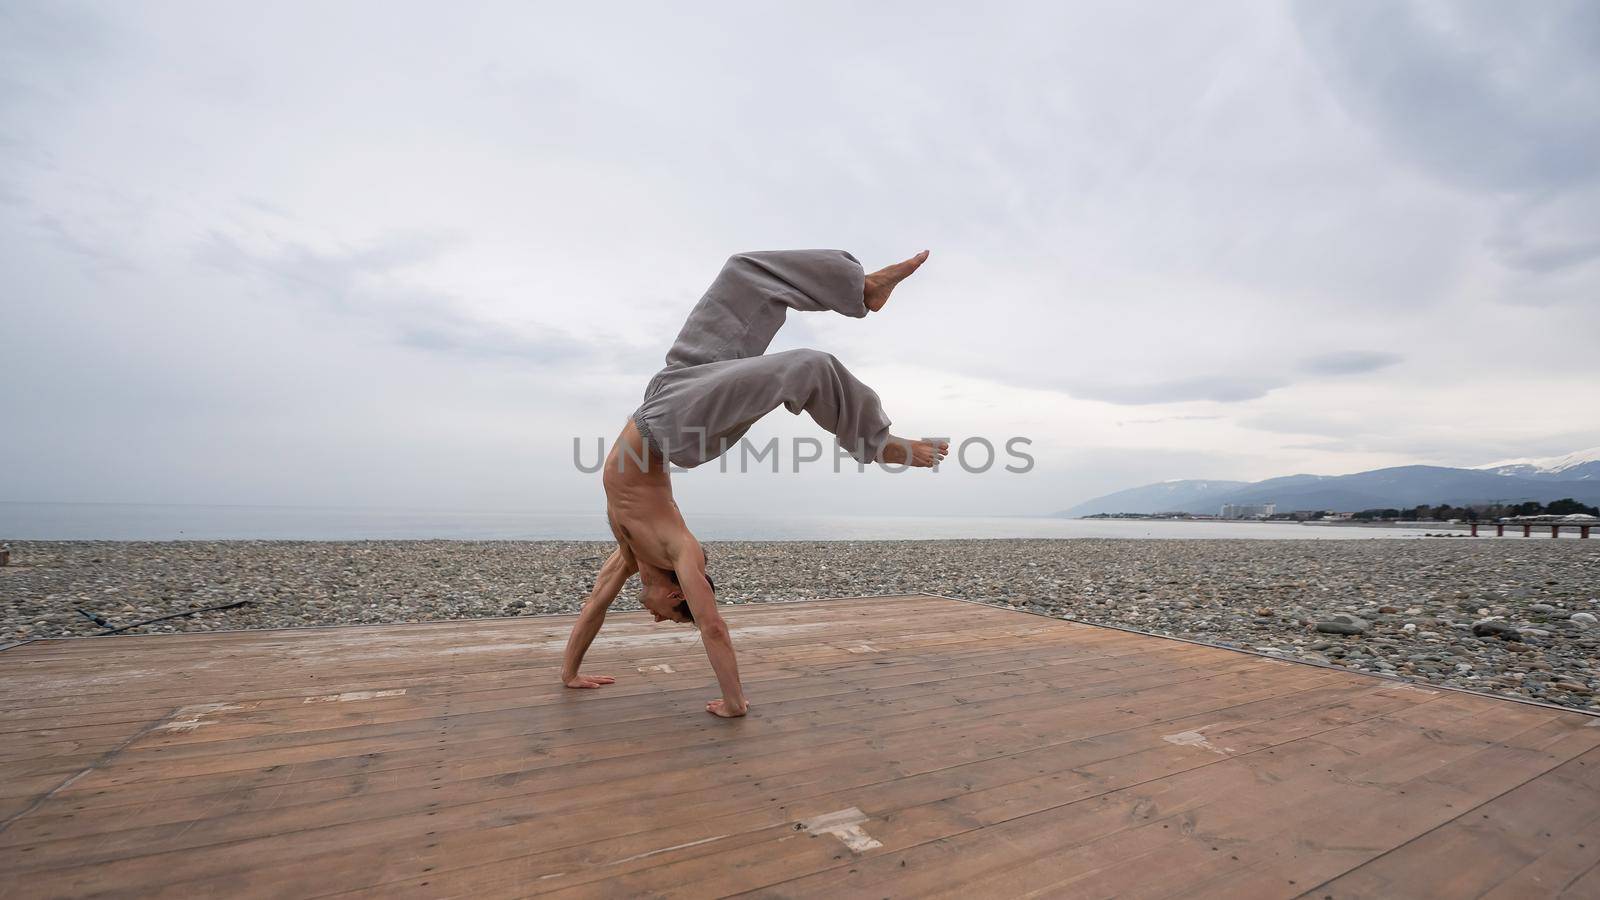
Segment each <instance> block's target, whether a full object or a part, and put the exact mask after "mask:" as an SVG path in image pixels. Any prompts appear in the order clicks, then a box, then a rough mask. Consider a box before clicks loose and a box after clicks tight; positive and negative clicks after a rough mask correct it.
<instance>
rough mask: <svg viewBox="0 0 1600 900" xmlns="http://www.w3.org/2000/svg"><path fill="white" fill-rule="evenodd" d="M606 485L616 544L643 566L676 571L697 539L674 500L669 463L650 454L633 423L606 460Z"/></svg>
mask: <svg viewBox="0 0 1600 900" xmlns="http://www.w3.org/2000/svg"><path fill="white" fill-rule="evenodd" d="M602 481H603V483H604V484H605V489H606V517H607V518H608V519H609V520H610V522H611V532H612V534H613V535H615V536H616V539H617V543H618V544H620V545H621V546H623V547H626V548H628V550H629V551H630V552H631V553H632V554H633V557H634V559H635V560H636V561H637V562H638V564H639V565H640V566H641V567H644V566H649V567H652V568H655V569H658V570H664V571H671V570H672V569H674V568H675V567H676V560H677V559H678V557H679V556H680V555H681V554H682V553H683V552H684V550H685V548H686V547H687V545H688V544H690V543H692V542H693V541H694V536H693V535H691V534H690V533H689V528H688V526H687V525H686V524H685V523H684V521H683V514H682V513H681V512H680V511H679V510H678V504H677V503H676V502H675V501H674V500H673V499H672V479H671V477H670V475H669V473H668V471H667V463H666V461H665V460H663V459H662V458H661V457H660V456H658V455H655V454H653V453H652V452H651V451H650V449H649V447H648V445H647V444H646V443H645V440H644V435H642V434H640V433H639V429H638V428H637V427H635V425H634V424H633V422H632V420H629V422H628V424H627V426H626V427H624V428H623V429H622V433H621V434H620V435H618V436H617V441H616V444H614V445H613V446H612V448H611V453H610V454H609V455H607V456H606V463H605V474H604V475H603V476H602Z"/></svg>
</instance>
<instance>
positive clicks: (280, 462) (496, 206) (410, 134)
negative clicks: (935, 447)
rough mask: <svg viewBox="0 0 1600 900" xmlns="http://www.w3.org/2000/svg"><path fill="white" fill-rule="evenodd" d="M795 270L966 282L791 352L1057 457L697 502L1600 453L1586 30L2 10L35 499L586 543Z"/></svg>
mask: <svg viewBox="0 0 1600 900" xmlns="http://www.w3.org/2000/svg"><path fill="white" fill-rule="evenodd" d="M796 246H800V247H817V246H820V247H842V248H846V249H849V250H851V251H853V252H854V253H855V254H856V255H857V256H859V257H860V258H861V259H862V260H863V261H864V262H866V263H868V265H869V266H877V265H882V264H884V263H887V262H890V261H893V260H895V259H898V258H900V257H903V256H906V255H909V254H910V253H912V252H914V251H916V250H919V249H922V248H924V247H926V248H929V249H931V250H932V251H933V257H932V259H931V261H930V262H929V263H928V264H927V266H926V267H925V268H924V269H923V270H922V272H921V273H919V274H918V275H917V276H916V277H915V278H914V279H913V280H912V281H910V282H907V284H906V285H905V286H904V287H903V288H902V289H901V292H900V293H898V294H897V295H896V298H895V300H894V301H893V303H892V304H891V306H890V308H889V310H888V311H887V312H886V313H885V314H883V315H881V316H872V317H870V318H868V319H866V320H863V321H857V320H849V319H844V318H842V317H829V316H825V315H807V316H793V317H791V319H790V323H789V325H788V326H787V328H786V329H785V332H784V333H783V335H781V336H780V338H779V344H778V346H779V347H797V346H815V347H820V348H824V349H828V350H830V351H832V352H834V353H835V355H837V356H839V357H840V358H841V359H842V360H843V361H844V362H845V363H846V364H848V365H849V366H850V367H851V368H852V370H853V371H855V372H856V373H857V374H858V375H859V376H861V377H862V378H863V379H865V380H866V381H868V382H869V383H870V384H872V385H874V386H875V387H876V388H877V389H878V391H879V393H880V394H881V395H882V396H883V398H884V400H885V402H886V405H887V408H888V410H889V412H890V415H891V416H892V417H893V418H894V419H895V422H896V428H897V430H900V431H903V433H907V434H911V435H919V434H942V435H950V436H953V437H955V438H957V439H960V438H963V437H966V436H969V435H983V436H986V437H988V438H991V439H993V440H996V441H1003V440H1004V439H1006V438H1009V437H1011V436H1018V435H1020V436H1026V437H1028V438H1030V439H1031V440H1032V441H1033V444H1032V447H1031V452H1032V454H1033V456H1034V457H1035V459H1036V467H1035V469H1034V470H1033V471H1032V472H1030V473H1028V474H1026V475H1008V474H1004V473H989V474H987V475H984V476H968V475H963V474H962V473H960V472H959V471H952V470H948V469H947V470H946V471H942V472H940V473H938V474H936V475H934V474H929V473H907V474H901V475H893V476H891V475H887V474H885V473H882V472H869V473H868V474H866V475H860V474H854V473H848V474H841V475H833V474H832V473H830V472H827V471H825V470H823V471H812V472H807V473H803V474H801V475H799V476H796V475H793V474H789V473H783V474H779V475H773V474H770V473H750V474H744V475H738V474H734V473H728V474H722V473H719V472H716V471H715V470H714V469H715V467H707V468H706V469H703V470H696V471H694V472H692V473H689V474H686V475H682V476H679V478H678V483H679V486H678V492H679V495H680V502H682V503H683V505H684V506H685V507H686V508H692V509H699V510H706V511H715V512H737V511H739V510H744V509H750V508H759V509H760V510H761V511H763V512H765V513H774V512H779V511H781V510H785V509H795V510H800V511H804V512H840V513H865V512H907V513H935V512H952V513H1029V512H1049V511H1052V510H1055V509H1062V508H1065V507H1067V506H1070V505H1072V504H1073V503H1075V502H1077V501H1079V500H1083V499H1086V498H1087V497H1090V496H1093V495H1096V494H1100V493H1105V492H1107V491H1110V490H1115V489H1119V488H1123V487H1129V486H1132V485H1135V484H1140V483H1145V482H1150V481H1158V480H1162V479H1168V478H1179V477H1211V478H1244V479H1255V478H1263V477H1269V476H1273V475H1282V474H1289V473H1293V472H1317V473H1324V474H1338V473H1343V472H1352V471H1359V470H1363V469H1369V468H1374V467H1378V466H1384V465H1397V464H1406V463H1416V462H1425V463H1439V464H1449V465H1468V464H1478V463H1484V462H1489V461H1492V460H1495V459H1499V458H1503V457H1508V456H1527V455H1548V454H1556V453H1564V452H1567V451H1570V450H1573V449H1577V448H1581V447H1588V446H1592V445H1596V444H1600V402H1597V399H1600V391H1597V390H1596V387H1595V372H1596V364H1597V363H1596V357H1595V348H1596V347H1597V346H1600V340H1597V338H1600V5H1597V4H1594V3H1585V2H1573V3H1561V2H1547V3H1539V4H1505V3H1499V2H1473V3H1439V4H1434V3H1428V4H1415V5H1401V4H1396V3H1389V2H1382V3H1375V2H1343V3H1338V4H1326V3H1306V4H1303V5H1292V4H1291V5H1280V4H1275V3H1268V2H1250V3H1238V4H1223V3H1219V4H1210V3H1208V4H1203V5H1200V6H1195V7H1185V6H1179V5H1173V4H1167V3H1148V4H1127V3H1120V2H1119V3H1073V4H1061V3H1032V4H1022V3H1016V4H966V3H963V4H955V3H931V4H930V3H914V4H893V3H875V4H844V3H841V4H827V3H807V4H787V5H785V4H776V3H726V4H692V5H687V6H686V5H683V4H644V3H639V4H572V3H561V4H529V3H522V2H518V3H508V4H504V5H494V4H486V3H467V4H451V5H446V4H442V3H426V4H401V3H394V2H382V3H354V2H341V3H333V4H323V3H317V4H313V3H272V4H263V3H249V4H245V3H217V2H204V3H113V2H104V3H97V4H76V3H67V2H59V0H52V2H37V3H33V2H29V3H19V2H14V0H0V273H3V278H0V499H11V500H65V501H121V502H183V503H262V504H319V505H381V506H417V507H447V508H496V509H498V508H505V509H539V510H556V511H565V510H586V511H592V510H594V509H597V508H599V505H600V503H601V495H600V489H599V485H598V483H597V477H596V476H590V475H583V474H581V473H579V472H577V471H575V469H574V467H573V465H572V442H573V438H574V437H575V436H582V437H584V438H586V439H587V441H588V442H590V443H591V444H592V442H593V440H594V439H595V438H597V437H600V436H606V437H607V438H609V437H610V436H612V435H614V434H615V433H616V431H617V430H618V428H619V427H620V426H621V425H622V423H623V421H624V418H625V416H626V415H627V414H628V412H629V411H631V410H632V409H633V408H634V406H636V405H637V403H638V399H639V395H640V393H641V392H642V390H643V388H644V385H645V382H646V381H647V380H648V378H649V376H650V375H651V374H652V373H653V372H654V370H655V369H656V368H658V367H659V365H660V357H661V355H662V354H663V353H664V351H665V349H666V347H667V344H668V343H669V342H670V340H671V338H672V336H673V335H674V334H675V332H676V330H677V328H678V325H679V324H680V323H681V321H682V319H683V317H684V315H685V314H686V313H687V312H688V310H689V308H690V306H691V305H692V304H693V302H694V300H695V299H696V298H697V297H698V296H699V293H700V291H701V290H702V289H703V288H704V287H705V285H706V284H707V283H708V282H709V281H710V279H711V278H712V276H713V275H714V274H715V272H716V269H717V267H718V266H719V265H720V263H721V261H722V260H723V259H724V258H725V257H726V256H727V255H728V254H729V253H731V252H734V251H738V250H747V249H771V248H782V247H796ZM814 433H816V429H815V426H813V425H811V423H810V422H809V421H808V420H804V419H798V420H797V419H794V418H791V417H790V416H788V415H787V414H785V413H782V412H779V413H777V414H775V415H774V416H773V417H771V418H769V419H768V420H767V421H765V422H763V423H762V424H761V425H760V426H758V427H757V429H756V430H755V431H754V432H753V433H752V437H755V438H762V439H764V438H765V437H766V436H769V435H780V436H787V435H796V434H814ZM591 454H592V451H591Z"/></svg>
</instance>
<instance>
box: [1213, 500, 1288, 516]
mask: <svg viewBox="0 0 1600 900" xmlns="http://www.w3.org/2000/svg"><path fill="white" fill-rule="evenodd" d="M1277 513H1278V504H1276V503H1262V504H1243V505H1241V504H1237V503H1224V504H1222V512H1221V513H1219V514H1218V515H1217V518H1219V519H1266V518H1270V517H1272V516H1275V515H1277Z"/></svg>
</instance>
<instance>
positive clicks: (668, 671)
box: [639, 663, 675, 675]
mask: <svg viewBox="0 0 1600 900" xmlns="http://www.w3.org/2000/svg"><path fill="white" fill-rule="evenodd" d="M639 671H641V672H664V673H666V674H668V675H671V674H672V673H673V672H674V671H675V670H674V669H673V668H672V667H671V666H669V665H667V664H666V663H662V664H661V665H659V666H640V667H639Z"/></svg>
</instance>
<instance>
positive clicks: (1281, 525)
mask: <svg viewBox="0 0 1600 900" xmlns="http://www.w3.org/2000/svg"><path fill="white" fill-rule="evenodd" d="M689 527H690V528H692V529H693V530H694V533H695V534H696V535H697V536H699V537H700V538H702V539H704V540H718V541H722V540H749V541H828V540H836V541H872V540H883V541H891V540H928V539H981V538H1126V539H1145V538H1167V539H1170V538H1180V539H1197V540H1204V539H1218V538H1228V539H1238V538H1250V539H1264V540H1266V539H1270V540H1364V539H1397V538H1398V539H1404V538H1420V537H1422V536H1423V535H1424V533H1425V531H1426V529H1423V528H1410V527H1365V526H1355V525H1345V526H1337V525H1300V524H1295V523H1289V522H1190V521H1166V520H1144V519H1061V518H1050V517H1043V516H844V515H839V516H828V515H795V516H772V515H752V514H744V513H740V514H714V513H713V514H704V513H701V514H691V515H690V516H689ZM1445 527H1446V526H1442V525H1439V526H1434V530H1435V531H1442V530H1444V528H1445ZM610 538H611V532H610V529H609V528H607V527H606V521H605V516H604V515H603V514H602V513H599V512H594V513H576V512H575V513H548V512H517V511H506V510H441V509H399V508H351V507H316V506H199V505H180V504H171V505H167V504H136V503H36V502H9V501H0V541H5V540H28V541H86V540H105V541H181V540H207V541H213V540H296V541H356V540H428V539H437V540H466V541H506V540H569V541H591V540H610Z"/></svg>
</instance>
